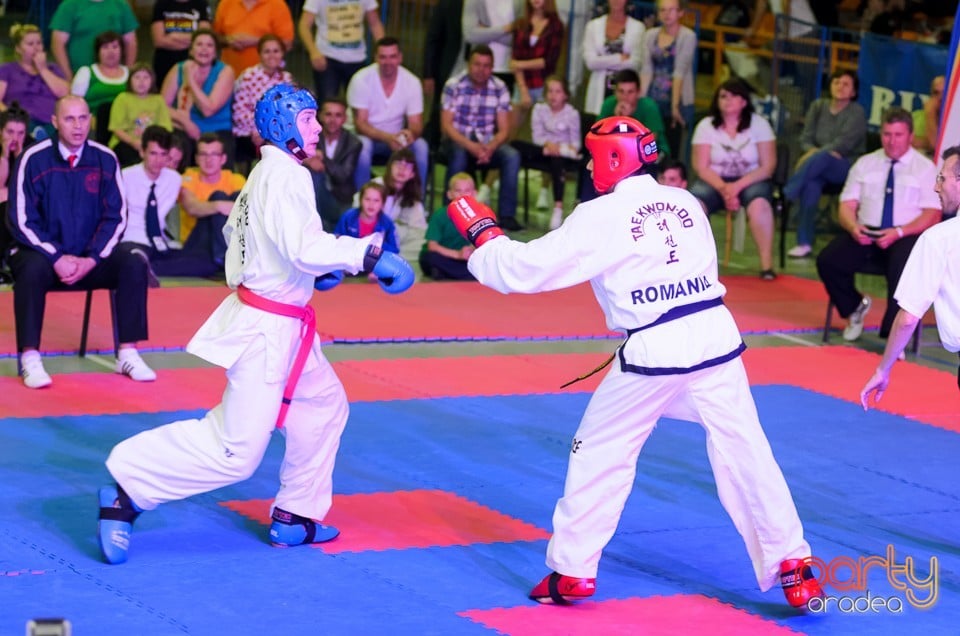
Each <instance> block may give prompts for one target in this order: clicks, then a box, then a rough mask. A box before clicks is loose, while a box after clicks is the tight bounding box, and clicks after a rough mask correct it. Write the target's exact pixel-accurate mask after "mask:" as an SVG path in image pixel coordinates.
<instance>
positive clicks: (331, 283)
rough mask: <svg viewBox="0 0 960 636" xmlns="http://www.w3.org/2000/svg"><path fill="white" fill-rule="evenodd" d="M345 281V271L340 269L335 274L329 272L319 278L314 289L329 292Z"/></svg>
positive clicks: (314, 283) (314, 282)
mask: <svg viewBox="0 0 960 636" xmlns="http://www.w3.org/2000/svg"><path fill="white" fill-rule="evenodd" d="M341 281H343V270H342V269H338V270H336V271H334V272H327V273H326V274H323V275H322V276H317V278H316V280H314V281H313V288H314V289H316V290H317V291H327V290H328V289H333V288H334V287H336V286H337V285H339V284H340V283H341Z"/></svg>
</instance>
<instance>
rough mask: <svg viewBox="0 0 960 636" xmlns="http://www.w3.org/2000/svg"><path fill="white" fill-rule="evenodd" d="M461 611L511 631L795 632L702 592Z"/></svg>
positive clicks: (759, 635)
mask: <svg viewBox="0 0 960 636" xmlns="http://www.w3.org/2000/svg"><path fill="white" fill-rule="evenodd" d="M459 615H460V616H463V617H464V618H469V619H470V620H472V621H474V622H476V623H479V624H481V625H484V626H485V627H487V628H489V629H493V630H496V631H497V633H500V634H509V635H510V636H543V635H544V634H709V635H710V636H751V635H754V634H755V635H756V636H787V635H792V636H796V634H797V632H795V631H793V630H791V629H789V628H787V627H783V626H781V625H778V624H777V623H774V622H772V621H769V620H767V619H765V618H762V617H760V616H757V615H755V614H750V613H749V612H746V611H744V610H741V609H737V608H735V607H732V606H731V605H727V604H725V603H721V602H720V601H718V600H717V599H714V598H708V597H706V596H701V595H699V594H697V595H693V594H691V595H684V594H678V595H676V596H651V597H647V598H627V599H619V600H618V599H614V600H609V601H591V600H587V601H582V602H580V603H577V604H576V605H573V606H570V607H556V606H542V605H534V604H527V605H521V606H517V607H506V608H494V609H484V610H469V611H466V612H460V613H459Z"/></svg>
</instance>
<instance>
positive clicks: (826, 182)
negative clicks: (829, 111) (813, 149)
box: [783, 150, 850, 246]
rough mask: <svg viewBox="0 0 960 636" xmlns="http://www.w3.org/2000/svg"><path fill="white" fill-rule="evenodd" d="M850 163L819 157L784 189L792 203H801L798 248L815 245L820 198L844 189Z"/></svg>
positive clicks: (806, 164)
mask: <svg viewBox="0 0 960 636" xmlns="http://www.w3.org/2000/svg"><path fill="white" fill-rule="evenodd" d="M849 171H850V160H849V159H845V158H840V159H838V158H836V157H834V156H833V155H832V154H830V153H829V152H828V151H825V150H821V151H820V152H817V153H815V154H814V155H813V156H811V157H810V158H809V159H807V160H806V161H805V162H803V165H802V166H800V169H799V170H797V171H796V172H795V173H793V176H792V177H790V180H789V181H787V185H786V186H785V187H784V189H783V193H784V195H786V197H787V199H790V200H791V201H798V202H799V206H798V207H797V245H811V246H812V245H813V239H814V236H815V234H816V225H817V213H818V212H819V211H820V196H821V195H822V194H823V191H824V189H825V188H826V187H827V186H840V185H843V182H844V181H846V179H847V173H848V172H849Z"/></svg>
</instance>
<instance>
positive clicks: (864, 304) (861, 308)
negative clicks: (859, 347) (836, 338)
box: [843, 296, 873, 342]
mask: <svg viewBox="0 0 960 636" xmlns="http://www.w3.org/2000/svg"><path fill="white" fill-rule="evenodd" d="M871 306H873V301H872V300H870V297H869V296H864V297H863V299H862V300H861V301H860V304H859V305H857V308H856V309H854V310H853V313H852V314H850V318H848V319H847V320H848V322H847V327H846V329H844V330H843V339H844V340H846V341H847V342H853V341H854V340H856V339H857V338H859V337H860V334H861V333H863V318H864V316H866V315H867V312H868V311H870V307H871Z"/></svg>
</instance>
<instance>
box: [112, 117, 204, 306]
mask: <svg viewBox="0 0 960 636" xmlns="http://www.w3.org/2000/svg"><path fill="white" fill-rule="evenodd" d="M171 145H172V135H171V134H170V131H168V130H166V129H164V128H161V127H160V126H148V127H147V129H146V130H144V131H143V152H142V154H143V161H142V162H141V163H138V164H136V165H134V166H130V167H128V168H124V170H123V173H122V174H123V190H124V197H125V199H126V202H127V228H126V229H125V230H124V232H123V243H121V245H123V246H127V247H129V248H131V249H132V250H137V251H139V253H140V254H143V256H144V258H146V259H147V260H148V261H149V263H150V266H151V270H150V272H149V276H150V284H151V286H153V287H158V286H159V283H158V282H157V279H156V276H157V275H160V276H213V275H214V274H215V273H217V271H218V270H219V269H220V266H218V265H217V264H216V263H214V262H213V259H212V258H211V257H210V254H209V253H203V252H191V251H189V250H180V249H175V248H174V246H173V245H171V242H170V239H171V238H172V237H171V235H170V234H169V233H168V232H167V221H166V219H167V215H168V214H169V212H170V210H172V209H173V208H174V206H176V204H177V197H179V196H180V184H181V178H180V174H179V173H178V172H177V171H176V170H173V169H171V168H169V167H167V166H168V162H169V155H170V146H171Z"/></svg>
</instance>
